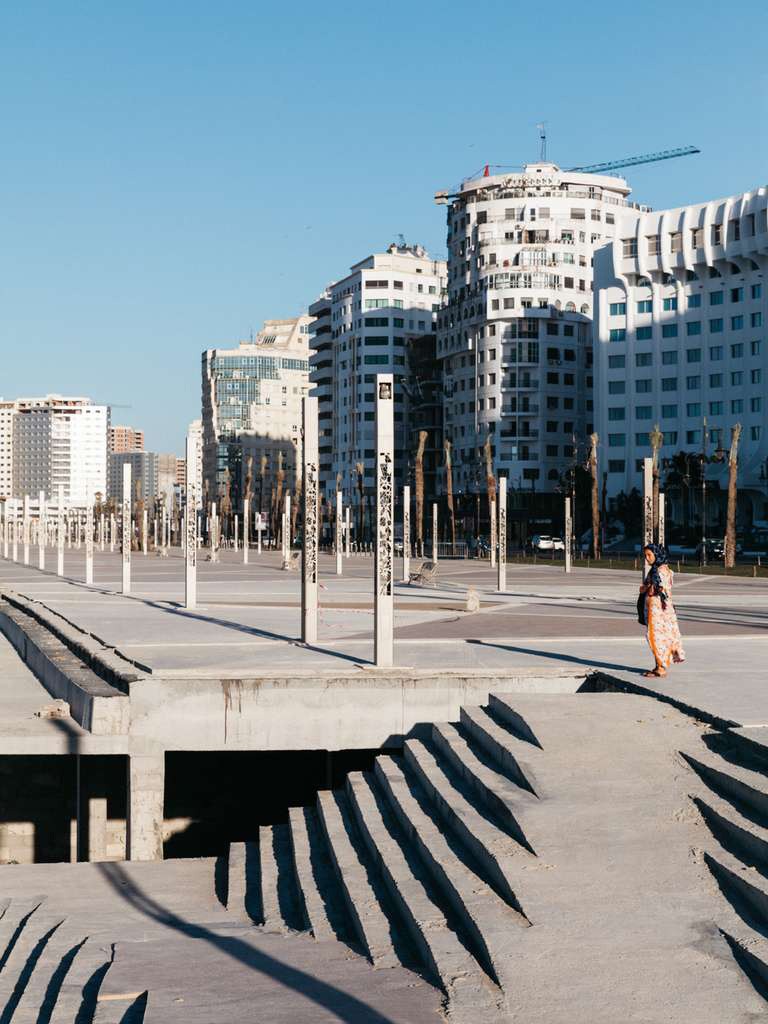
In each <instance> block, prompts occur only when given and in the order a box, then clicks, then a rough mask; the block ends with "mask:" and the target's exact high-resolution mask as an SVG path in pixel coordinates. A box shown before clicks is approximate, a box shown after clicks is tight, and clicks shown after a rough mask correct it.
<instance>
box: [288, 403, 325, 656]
mask: <svg viewBox="0 0 768 1024" xmlns="http://www.w3.org/2000/svg"><path fill="white" fill-rule="evenodd" d="M301 408H302V412H301V418H302V430H303V435H304V437H303V445H302V453H301V454H302V480H303V492H302V493H303V500H304V529H303V541H302V558H301V639H302V640H303V641H304V643H305V644H314V643H317V595H318V578H317V577H318V571H317V560H318V536H317V527H318V522H317V510H318V509H317V506H318V427H317V399H316V398H312V397H309V396H308V397H305V398H302V400H301ZM286 499H288V495H286ZM286 507H287V508H289V506H288V505H286Z"/></svg>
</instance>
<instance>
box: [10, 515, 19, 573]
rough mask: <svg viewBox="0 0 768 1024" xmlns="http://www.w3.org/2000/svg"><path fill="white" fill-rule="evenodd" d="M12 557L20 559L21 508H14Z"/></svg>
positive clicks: (16, 559) (15, 559) (15, 560)
mask: <svg viewBox="0 0 768 1024" xmlns="http://www.w3.org/2000/svg"><path fill="white" fill-rule="evenodd" d="M11 558H12V559H13V560H14V562H18V560H19V510H18V509H14V510H13V532H12V534H11Z"/></svg>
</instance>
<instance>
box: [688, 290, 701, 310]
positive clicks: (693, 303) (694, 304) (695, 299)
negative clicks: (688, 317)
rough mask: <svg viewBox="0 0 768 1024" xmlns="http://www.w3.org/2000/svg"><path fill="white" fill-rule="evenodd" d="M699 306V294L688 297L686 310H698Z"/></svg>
mask: <svg viewBox="0 0 768 1024" xmlns="http://www.w3.org/2000/svg"><path fill="white" fill-rule="evenodd" d="M700 305H701V293H699V292H697V293H696V294H695V295H689V296H688V309H698V308H699V306H700Z"/></svg>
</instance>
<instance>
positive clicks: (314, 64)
mask: <svg viewBox="0 0 768 1024" xmlns="http://www.w3.org/2000/svg"><path fill="white" fill-rule="evenodd" d="M729 12H730V13H729ZM767 30H768V8H766V6H765V5H764V4H762V3H753V2H743V3H741V4H738V5H736V6H735V7H733V8H730V9H727V8H723V7H722V6H721V5H715V4H712V3H701V2H699V3H692V2H688V0H683V2H681V3H678V4H676V5H670V4H667V3H664V4H661V3H655V2H651V3H646V4H645V5H641V6H639V7H638V6H634V7H633V6H631V5H630V6H625V5H616V4H603V3H591V4H588V5H574V4H566V3H560V2H551V3H549V4H546V5H543V4H542V5H539V6H537V7H530V6H528V5H523V4H519V3H518V4H515V3H510V2H505V3H497V2H486V3H483V4H467V3H461V4H459V3H453V2H447V3H444V4H441V5H436V4H416V3H412V2H411V3H407V4H406V3H402V2H400V0H390V2H389V3H387V4H385V5H372V4H359V3H336V4H330V5H328V4H317V3H303V2H300V0H299V2H294V3H292V4H274V3H270V4H263V3H245V2H242V3H240V2H227V0H221V2H219V3H217V4H211V3H196V2H193V0H190V2H185V3H180V2H166V3H160V4H158V3H151V4H150V3H144V2H141V0H139V2H136V3H133V4H130V5H128V4H123V5H118V4H103V3H100V4H96V3H80V2H76V0H68V2H67V3H64V2H61V3H57V4H41V3H35V2H34V0H30V2H28V3H25V4H14V5H11V4H5V5H3V7H2V10H1V11H0V352H1V353H2V361H1V362H0V395H4V396H6V397H12V396H15V395H17V394H39V393H43V392H47V391H59V392H66V393H70V394H72V393H74V394H87V395H90V396H91V397H93V398H95V399H98V400H100V401H106V402H109V403H112V404H113V405H115V406H117V405H126V406H130V408H125V409H122V408H115V409H114V412H113V419H114V421H116V422H128V423H131V424H134V425H136V426H140V427H144V428H145V429H146V432H147V444H148V446H149V447H151V448H152V449H154V450H161V451H171V450H175V451H177V452H179V453H181V450H182V442H183V436H184V432H185V429H186V424H187V423H188V421H189V420H190V419H192V418H194V417H195V416H197V415H199V409H200V353H201V351H202V350H203V349H205V348H207V347H211V346H215V345H219V346H224V345H231V344H234V343H236V342H237V341H238V340H239V339H241V338H246V337H247V336H248V333H249V331H250V330H251V329H252V328H253V329H254V330H256V329H258V327H259V326H260V325H261V322H262V320H264V319H265V318H267V317H281V316H292V315H296V314H298V313H299V312H301V311H302V310H303V309H304V308H305V307H306V305H307V304H308V302H310V301H311V300H312V298H313V297H314V296H315V295H316V294H317V292H318V291H319V290H320V289H321V288H322V287H323V285H324V284H326V283H327V282H328V281H330V280H332V279H333V278H334V277H339V276H341V275H342V274H343V273H344V272H345V270H346V269H347V268H348V266H349V265H350V263H353V262H355V261H356V260H357V259H360V258H362V257H363V256H365V255H367V254H368V253H369V252H372V251H374V250H376V249H381V248H382V247H384V246H386V245H387V244H388V243H389V242H390V241H393V240H394V239H395V238H396V236H397V235H398V234H399V233H401V232H402V233H403V234H404V235H405V236H406V238H407V239H408V240H409V241H418V242H421V243H422V244H424V245H426V246H427V247H428V248H429V249H430V250H431V251H433V252H434V253H437V254H440V253H443V252H444V250H445V242H444V210H443V209H442V208H439V207H436V206H435V205H434V204H433V201H432V196H433V193H434V191H435V190H436V189H438V188H444V187H450V186H451V185H454V184H455V183H456V182H458V181H459V180H460V179H461V178H462V177H463V176H466V175H467V174H469V173H470V172H472V171H474V170H477V169H478V168H479V167H481V166H482V164H483V163H485V162H486V161H489V162H491V163H499V164H520V163H522V162H524V161H526V160H533V159H535V158H536V154H537V132H536V127H535V126H536V122H537V121H539V120H542V119H545V120H546V121H547V122H548V132H549V139H550V142H549V153H550V157H551V158H552V159H554V160H555V161H558V162H560V163H561V164H562V165H563V166H573V165H576V164H583V163H587V162H595V161H598V160H604V159H609V158H617V157H624V156H629V155H632V154H636V153H644V152H649V151H654V150H659V149H666V148H669V147H673V146H678V145H685V144H694V145H697V146H699V147H700V148H701V149H702V154H701V155H700V156H695V157H687V158H685V159H681V160H678V161H670V162H668V163H659V164H655V165H654V164H650V165H648V166H645V167H640V168H637V169H634V170H631V171H628V172H627V177H628V180H629V181H630V183H631V184H632V186H633V188H634V195H635V198H636V199H637V200H638V201H641V202H644V203H648V204H650V205H652V206H657V207H659V206H671V205H679V204H682V203H686V202H694V201H697V200H703V199H707V198H711V197H714V196H718V195H727V194H730V193H735V192H740V191H743V190H745V189H748V188H753V187H755V186H757V185H759V184H761V183H765V182H766V180H767V179H768V132H766V120H767V118H766V115H767V114H768V71H767V70H766V64H765V59H764V50H765V39H766V34H767Z"/></svg>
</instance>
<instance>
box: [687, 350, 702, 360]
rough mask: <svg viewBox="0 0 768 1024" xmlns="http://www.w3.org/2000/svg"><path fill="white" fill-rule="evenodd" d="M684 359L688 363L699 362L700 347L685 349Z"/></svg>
mask: <svg viewBox="0 0 768 1024" xmlns="http://www.w3.org/2000/svg"><path fill="white" fill-rule="evenodd" d="M685 359H686V362H688V363H700V362H701V349H700V348H689V349H687V350H686V353H685Z"/></svg>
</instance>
